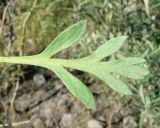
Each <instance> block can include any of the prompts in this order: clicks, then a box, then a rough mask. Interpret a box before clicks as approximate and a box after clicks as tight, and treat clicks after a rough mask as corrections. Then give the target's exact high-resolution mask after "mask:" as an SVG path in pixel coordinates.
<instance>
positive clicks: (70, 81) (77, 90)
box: [48, 66, 96, 110]
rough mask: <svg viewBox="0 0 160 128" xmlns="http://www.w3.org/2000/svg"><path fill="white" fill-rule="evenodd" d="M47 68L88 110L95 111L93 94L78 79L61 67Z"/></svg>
mask: <svg viewBox="0 0 160 128" xmlns="http://www.w3.org/2000/svg"><path fill="white" fill-rule="evenodd" d="M48 68H49V69H51V70H52V71H53V72H55V74H56V75H57V76H58V77H59V78H60V79H61V80H62V81H63V83H64V85H65V86H66V87H67V89H68V90H69V91H70V92H71V93H72V94H73V95H74V96H75V97H76V98H77V99H79V100H80V101H81V102H82V103H83V104H84V105H85V106H86V107H87V108H88V109H93V110H95V109H96V102H95V99H94V97H93V94H92V93H91V91H90V90H89V88H88V87H86V85H84V84H83V83H82V82H81V81H80V80H79V79H78V78H76V77H75V76H73V75H72V74H71V73H69V72H68V71H67V70H65V69H64V68H63V67H61V66H56V67H54V66H52V67H48Z"/></svg>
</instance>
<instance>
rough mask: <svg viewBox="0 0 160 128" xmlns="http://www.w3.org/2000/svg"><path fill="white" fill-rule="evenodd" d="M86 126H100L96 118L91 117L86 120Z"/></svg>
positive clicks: (97, 127)
mask: <svg viewBox="0 0 160 128" xmlns="http://www.w3.org/2000/svg"><path fill="white" fill-rule="evenodd" d="M87 128H102V126H101V124H100V123H99V122H98V121H97V120H94V119H92V120H89V121H88V122H87Z"/></svg>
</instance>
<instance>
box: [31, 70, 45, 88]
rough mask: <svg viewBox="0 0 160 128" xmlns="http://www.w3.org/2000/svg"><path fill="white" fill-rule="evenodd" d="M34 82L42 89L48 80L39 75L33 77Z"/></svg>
mask: <svg viewBox="0 0 160 128" xmlns="http://www.w3.org/2000/svg"><path fill="white" fill-rule="evenodd" d="M33 81H34V83H35V84H36V85H37V87H41V86H42V85H44V84H45V83H46V79H45V77H44V75H43V74H41V73H37V74H35V75H34V76H33Z"/></svg>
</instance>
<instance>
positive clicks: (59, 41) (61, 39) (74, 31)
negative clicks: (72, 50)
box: [39, 20, 86, 58]
mask: <svg viewBox="0 0 160 128" xmlns="http://www.w3.org/2000/svg"><path fill="white" fill-rule="evenodd" d="M85 31H86V20H83V21H80V22H78V23H76V24H74V25H72V26H70V27H69V28H67V29H66V30H64V31H63V32H62V33H60V34H59V35H58V36H57V37H56V38H55V39H54V40H53V41H52V42H51V44H50V45H49V46H48V47H47V48H46V49H45V50H44V51H43V52H42V53H41V54H39V55H41V56H45V57H48V58H49V57H51V56H53V55H54V54H55V53H57V52H59V51H61V50H63V49H66V48H68V47H70V46H71V45H72V44H73V43H76V42H77V41H79V40H80V39H81V37H82V36H83V34H84V32H85Z"/></svg>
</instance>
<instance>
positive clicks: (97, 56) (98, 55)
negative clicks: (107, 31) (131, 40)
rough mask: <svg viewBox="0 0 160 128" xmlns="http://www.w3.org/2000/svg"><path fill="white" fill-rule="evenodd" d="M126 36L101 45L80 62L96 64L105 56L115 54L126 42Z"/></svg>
mask: <svg viewBox="0 0 160 128" xmlns="http://www.w3.org/2000/svg"><path fill="white" fill-rule="evenodd" d="M126 39H127V36H118V37H115V38H113V39H110V40H109V41H107V42H105V43H104V44H102V45H101V46H100V47H98V48H97V50H96V51H94V52H93V53H91V55H89V56H87V57H85V58H82V59H80V60H85V61H90V62H97V61H100V60H101V59H103V58H104V57H106V56H109V55H111V54H112V53H114V52H116V51H117V50H118V49H120V48H121V46H122V45H123V43H124V42H125V41H126Z"/></svg>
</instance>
